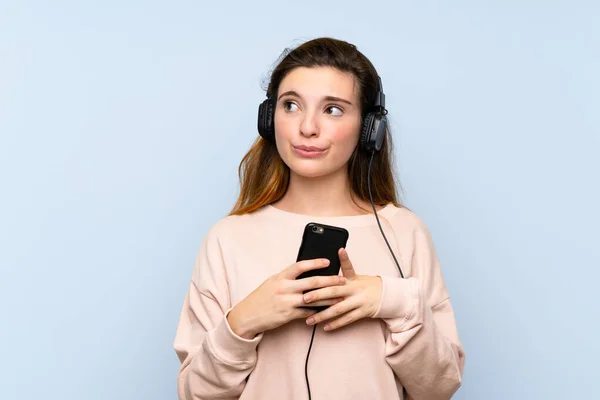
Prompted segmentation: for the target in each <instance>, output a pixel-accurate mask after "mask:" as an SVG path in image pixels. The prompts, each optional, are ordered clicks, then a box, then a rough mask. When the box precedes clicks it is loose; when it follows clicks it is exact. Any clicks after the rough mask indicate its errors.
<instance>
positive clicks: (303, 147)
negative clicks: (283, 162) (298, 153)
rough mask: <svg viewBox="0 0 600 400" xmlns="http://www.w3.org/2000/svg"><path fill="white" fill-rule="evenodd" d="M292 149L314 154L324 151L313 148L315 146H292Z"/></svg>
mask: <svg viewBox="0 0 600 400" xmlns="http://www.w3.org/2000/svg"><path fill="white" fill-rule="evenodd" d="M294 147H295V148H297V149H298V150H304V151H315V152H321V151H325V149H321V148H319V147H315V146H294Z"/></svg>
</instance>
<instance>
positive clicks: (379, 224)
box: [304, 150, 406, 400]
mask: <svg viewBox="0 0 600 400" xmlns="http://www.w3.org/2000/svg"><path fill="white" fill-rule="evenodd" d="M374 156H375V150H373V151H372V152H371V159H370V161H369V169H368V172H367V187H368V189H369V198H370V199H371V206H372V207H373V214H375V219H376V220H377V225H378V226H379V231H380V232H381V235H382V236H383V240H385V244H386V245H387V247H388V249H389V250H390V253H391V254H392V257H393V258H394V262H395V263H396V267H398V271H400V276H401V277H402V278H404V274H403V273H402V268H400V263H398V259H396V255H395V254H394V251H393V250H392V247H391V246H390V243H389V242H388V240H387V237H386V236H385V233H384V232H383V228H382V227H381V222H379V216H378V215H377V209H376V208H375V202H374V201H373V193H372V192H371V164H372V163H373V157H374ZM316 330H317V325H316V324H315V325H314V326H313V331H312V336H311V337H310V345H309V346H308V352H307V353H306V362H305V363H304V377H305V378H306V389H307V390H308V400H312V396H311V393H310V383H309V382H308V358H309V357H310V350H311V349H312V345H313V341H314V340H315V331H316ZM405 393H406V389H404V386H403V387H402V397H403V398H406V396H405Z"/></svg>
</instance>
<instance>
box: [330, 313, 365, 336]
mask: <svg viewBox="0 0 600 400" xmlns="http://www.w3.org/2000/svg"><path fill="white" fill-rule="evenodd" d="M365 316H366V314H365V312H364V311H363V309H362V308H355V309H354V310H352V311H350V312H347V313H346V314H344V315H342V316H340V317H338V318H336V319H334V320H333V321H330V322H328V323H326V324H325V326H324V327H323V328H324V329H325V330H326V331H333V330H335V329H339V328H341V327H343V326H346V325H350V324H351V323H353V322H356V321H358V320H359V319H362V318H364V317H365Z"/></svg>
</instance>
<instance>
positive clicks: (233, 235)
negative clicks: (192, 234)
mask: <svg viewBox="0 0 600 400" xmlns="http://www.w3.org/2000/svg"><path fill="white" fill-rule="evenodd" d="M263 214H264V209H259V210H256V211H254V212H252V213H248V214H242V215H227V216H224V217H222V218H221V219H219V220H217V221H216V222H215V223H214V224H213V225H212V226H210V228H209V229H208V231H207V232H206V236H205V240H206V241H209V242H213V243H219V244H221V245H223V244H226V243H235V242H236V241H237V240H240V239H242V238H244V237H246V236H247V235H249V234H251V233H252V231H253V230H254V228H255V227H256V225H257V224H258V223H260V221H261V219H262V215H263Z"/></svg>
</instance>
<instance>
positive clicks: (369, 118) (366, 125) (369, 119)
mask: <svg viewBox="0 0 600 400" xmlns="http://www.w3.org/2000/svg"><path fill="white" fill-rule="evenodd" d="M373 118H374V115H373V113H368V114H367V115H366V116H365V120H364V121H363V125H362V130H361V132H360V147H362V148H363V149H365V150H367V151H369V147H370V146H369V141H370V136H371V129H372V128H371V126H372V125H373Z"/></svg>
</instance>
